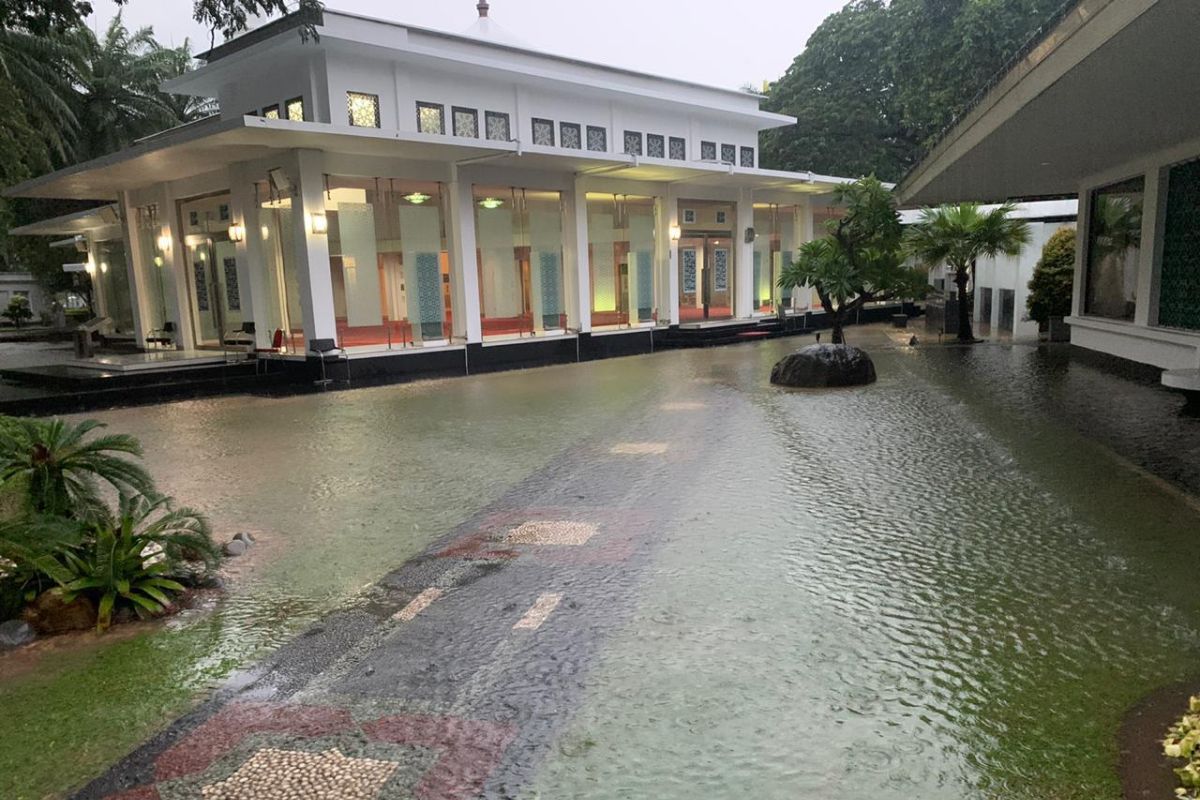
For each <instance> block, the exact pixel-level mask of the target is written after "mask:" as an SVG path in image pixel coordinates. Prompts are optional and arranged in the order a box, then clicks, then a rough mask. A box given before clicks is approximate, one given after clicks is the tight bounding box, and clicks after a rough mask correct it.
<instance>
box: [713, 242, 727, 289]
mask: <svg viewBox="0 0 1200 800" xmlns="http://www.w3.org/2000/svg"><path fill="white" fill-rule="evenodd" d="M713 291H714V292H728V291H729V251H728V250H726V249H724V248H717V249H715V250H713Z"/></svg>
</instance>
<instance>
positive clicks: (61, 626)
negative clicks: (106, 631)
mask: <svg viewBox="0 0 1200 800" xmlns="http://www.w3.org/2000/svg"><path fill="white" fill-rule="evenodd" d="M23 616H24V617H25V621H26V622H28V623H29V624H30V625H32V626H33V629H34V630H35V631H37V632H38V633H40V634H43V635H52V634H56V633H68V632H70V631H86V630H88V629H90V628H94V627H96V605H95V604H94V603H93V602H92V601H91V600H89V599H87V598H86V597H77V598H75V600H74V602H71V603H64V602H63V598H62V590H61V589H51V590H50V591H48V592H42V593H41V594H40V595H38V597H37V599H36V600H34V601H33V602H32V603H30V604H29V606H28V607H27V608H26V609H25V613H24V615H23Z"/></svg>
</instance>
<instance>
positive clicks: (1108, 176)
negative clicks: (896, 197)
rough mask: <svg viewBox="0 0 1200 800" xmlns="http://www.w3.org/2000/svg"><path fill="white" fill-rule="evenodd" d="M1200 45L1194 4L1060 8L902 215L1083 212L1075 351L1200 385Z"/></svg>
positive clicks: (1155, 1)
mask: <svg viewBox="0 0 1200 800" xmlns="http://www.w3.org/2000/svg"><path fill="white" fill-rule="evenodd" d="M1197 42H1200V13H1197V8H1196V3H1195V2H1194V1H1193V0H1076V2H1073V3H1068V4H1066V5H1065V6H1064V7H1063V9H1062V10H1061V12H1060V13H1059V14H1058V15H1057V16H1056V17H1055V18H1054V19H1052V20H1048V21H1047V24H1046V26H1045V27H1044V29H1043V32H1042V36H1040V37H1039V38H1038V39H1037V40H1036V41H1033V42H1031V43H1030V45H1029V46H1028V47H1027V48H1026V49H1025V50H1024V51H1023V52H1021V53H1018V54H1016V56H1015V57H1014V59H1013V61H1012V62H1011V66H1010V68H1009V69H1008V70H1007V71H1006V72H1005V73H1004V74H1002V75H1000V76H997V78H996V80H995V81H994V82H993V84H992V85H991V86H990V87H989V89H988V90H987V91H986V92H984V93H982V94H981V95H980V97H979V100H978V102H977V103H976V104H975V105H974V107H973V108H971V109H969V110H968V111H967V113H964V114H963V115H961V117H960V119H959V120H958V121H957V122H956V123H955V124H954V125H953V126H952V127H951V128H950V129H949V130H948V131H947V132H946V134H945V135H944V136H943V138H942V140H941V141H940V143H939V144H938V145H937V146H936V147H934V148H933V150H932V151H931V152H930V154H929V155H928V156H927V157H926V158H925V159H924V160H923V161H922V162H921V163H920V164H919V165H918V166H917V167H916V169H914V170H913V172H912V173H911V174H910V175H909V176H908V177H907V178H906V179H905V180H904V181H903V183H902V184H901V186H900V187H899V190H898V191H899V194H900V196H901V200H902V201H903V202H904V203H907V204H912V203H921V204H934V203H940V202H946V201H953V200H963V199H972V198H980V199H985V200H1003V199H1005V198H1012V197H1026V198H1028V197H1052V196H1064V195H1075V196H1078V198H1079V204H1080V225H1079V232H1080V235H1079V237H1078V238H1079V250H1078V257H1077V268H1076V276H1075V298H1074V315H1073V316H1072V317H1070V318H1069V319H1068V320H1067V321H1068V322H1069V323H1070V325H1071V341H1072V343H1074V344H1076V345H1078V346H1080V347H1083V348H1087V349H1089V350H1092V351H1096V352H1099V353H1104V354H1107V355H1109V356H1115V357H1118V358H1120V359H1125V360H1127V361H1133V362H1137V363H1140V364H1146V365H1151V366H1153V367H1158V368H1164V369H1167V370H1195V369H1196V368H1197V367H1200V244H1198V241H1200V225H1198V223H1197V220H1198V219H1200V59H1197V58H1196V43H1197ZM1193 377H1194V379H1195V380H1194V385H1195V388H1200V373H1196V374H1195V375H1194V376H1193ZM1166 382H1168V383H1170V384H1171V385H1174V386H1180V385H1181V384H1179V383H1178V381H1175V382H1172V381H1171V380H1167V381H1166Z"/></svg>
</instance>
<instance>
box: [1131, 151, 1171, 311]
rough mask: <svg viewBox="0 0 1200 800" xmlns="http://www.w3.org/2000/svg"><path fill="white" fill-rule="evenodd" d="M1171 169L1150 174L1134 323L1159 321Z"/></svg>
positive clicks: (1143, 214) (1147, 184) (1155, 170)
mask: <svg viewBox="0 0 1200 800" xmlns="http://www.w3.org/2000/svg"><path fill="white" fill-rule="evenodd" d="M1169 177H1170V170H1168V169H1159V168H1155V169H1152V170H1150V171H1149V172H1148V173H1147V174H1146V195H1145V199H1144V201H1143V203H1142V247H1141V250H1140V251H1139V252H1138V280H1137V306H1136V308H1135V310H1134V319H1133V321H1134V324H1136V325H1146V326H1152V325H1158V298H1159V276H1160V274H1161V265H1162V250H1163V239H1164V237H1165V234H1166V226H1167V214H1166V210H1167V209H1166V206H1167V192H1168V179H1169Z"/></svg>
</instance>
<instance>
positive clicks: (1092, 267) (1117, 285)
mask: <svg viewBox="0 0 1200 800" xmlns="http://www.w3.org/2000/svg"><path fill="white" fill-rule="evenodd" d="M1144 193H1145V179H1144V178H1134V179H1133V180H1130V181H1125V182H1124V183H1119V184H1114V185H1112V186H1106V187H1104V188H1102V189H1097V190H1096V191H1094V192H1092V197H1091V209H1090V216H1089V225H1088V254H1087V283H1086V286H1087V293H1086V296H1085V298H1084V313H1086V314H1090V315H1092V316H1097V317H1109V318H1111V319H1122V320H1131V321H1132V320H1133V314H1134V311H1135V309H1136V307H1137V276H1138V258H1139V256H1140V253H1141V246H1142V199H1143V195H1144Z"/></svg>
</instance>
